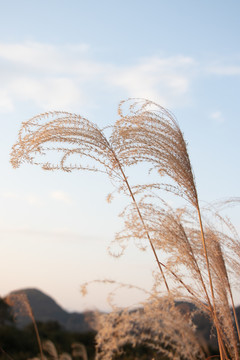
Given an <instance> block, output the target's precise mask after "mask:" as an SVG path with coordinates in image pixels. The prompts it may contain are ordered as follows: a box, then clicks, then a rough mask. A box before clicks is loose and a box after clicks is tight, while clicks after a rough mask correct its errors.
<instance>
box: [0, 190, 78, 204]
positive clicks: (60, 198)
mask: <svg viewBox="0 0 240 360" xmlns="http://www.w3.org/2000/svg"><path fill="white" fill-rule="evenodd" d="M0 196H1V197H2V198H5V199H8V200H13V201H19V202H22V203H26V204H30V205H35V206H43V205H46V204H47V203H49V201H51V202H52V201H57V202H61V203H64V204H68V205H69V204H72V202H73V201H72V199H71V197H70V196H69V194H67V193H66V192H64V191H61V190H54V191H52V192H50V193H46V194H45V195H41V196H40V195H38V194H33V193H16V192H13V191H5V192H2V193H1V194H0Z"/></svg>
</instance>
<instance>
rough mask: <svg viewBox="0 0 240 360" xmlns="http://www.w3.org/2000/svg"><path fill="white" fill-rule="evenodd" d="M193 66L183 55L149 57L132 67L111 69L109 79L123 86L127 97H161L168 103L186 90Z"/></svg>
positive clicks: (161, 100)
mask: <svg viewBox="0 0 240 360" xmlns="http://www.w3.org/2000/svg"><path fill="white" fill-rule="evenodd" d="M193 65H194V60H193V59H191V58H189V57H183V56H176V57H169V58H157V57H153V58H148V59H144V60H142V61H141V63H140V64H138V65H135V66H132V67H128V68H120V69H114V71H113V73H111V78H110V79H109V82H110V83H111V84H113V85H115V86H119V87H122V88H123V89H124V90H125V91H126V92H127V93H128V96H130V97H146V98H149V99H151V100H155V101H158V102H159V100H160V102H161V105H164V106H167V105H168V104H169V103H171V104H172V103H173V102H174V103H175V102H176V101H177V102H178V101H179V100H180V99H181V98H182V97H183V96H184V95H186V93H187V92H188V90H189V88H190V82H191V75H190V74H191V71H190V70H192V68H193Z"/></svg>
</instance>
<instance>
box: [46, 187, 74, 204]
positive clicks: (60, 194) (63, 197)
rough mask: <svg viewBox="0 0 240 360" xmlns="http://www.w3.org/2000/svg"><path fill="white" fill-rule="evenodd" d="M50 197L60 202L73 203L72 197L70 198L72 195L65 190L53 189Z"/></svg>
mask: <svg viewBox="0 0 240 360" xmlns="http://www.w3.org/2000/svg"><path fill="white" fill-rule="evenodd" d="M50 198H52V199H54V200H57V201H59V202H62V203H64V204H71V203H72V199H71V198H70V196H69V195H68V194H67V193H66V192H64V191H59V190H56V191H52V192H51V193H50Z"/></svg>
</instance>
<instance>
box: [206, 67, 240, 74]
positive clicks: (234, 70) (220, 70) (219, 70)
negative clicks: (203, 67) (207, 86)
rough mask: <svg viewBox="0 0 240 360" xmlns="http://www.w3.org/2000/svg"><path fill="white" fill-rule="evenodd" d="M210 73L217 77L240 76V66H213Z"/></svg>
mask: <svg viewBox="0 0 240 360" xmlns="http://www.w3.org/2000/svg"><path fill="white" fill-rule="evenodd" d="M208 71H209V72H210V73H212V74H216V75H225V76H236V75H240V66H236V65H225V66H212V67H209V68H208Z"/></svg>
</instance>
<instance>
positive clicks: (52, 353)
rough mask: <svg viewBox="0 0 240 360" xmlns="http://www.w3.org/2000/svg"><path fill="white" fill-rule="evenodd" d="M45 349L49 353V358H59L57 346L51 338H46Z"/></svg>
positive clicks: (52, 359)
mask: <svg viewBox="0 0 240 360" xmlns="http://www.w3.org/2000/svg"><path fill="white" fill-rule="evenodd" d="M43 350H44V351H45V352H46V353H47V354H48V357H49V359H51V360H58V352H57V349H56V346H55V345H54V343H53V342H52V341H51V340H45V341H44V342H43Z"/></svg>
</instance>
